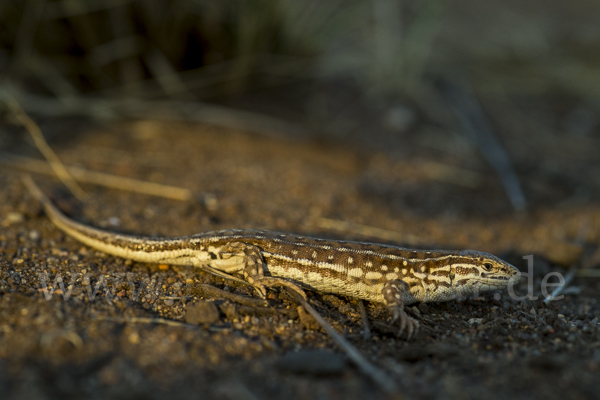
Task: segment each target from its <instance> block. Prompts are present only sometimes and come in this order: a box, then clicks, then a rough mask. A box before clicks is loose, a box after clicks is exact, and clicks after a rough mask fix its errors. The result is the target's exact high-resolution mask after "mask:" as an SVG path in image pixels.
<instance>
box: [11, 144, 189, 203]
mask: <svg viewBox="0 0 600 400" xmlns="http://www.w3.org/2000/svg"><path fill="white" fill-rule="evenodd" d="M0 164H2V165H6V166H9V167H12V168H17V169H20V170H23V171H27V172H34V173H39V174H47V175H54V172H53V171H52V170H51V169H50V168H49V165H48V163H47V162H45V161H42V160H37V159H35V158H29V157H23V156H15V155H12V154H6V153H0ZM65 168H66V170H67V171H68V172H69V174H70V176H72V177H73V179H75V180H77V181H79V182H86V183H92V184H95V185H99V186H104V187H110V188H113V189H120V190H125V191H128V192H136V193H143V194H147V195H150V196H159V197H165V198H167V199H174V200H181V201H189V200H191V199H193V198H194V195H193V193H192V192H191V191H190V190H189V189H185V188H181V187H177V186H170V185H163V184H160V183H154V182H148V181H141V180H138V179H133V178H125V177H122V176H117V175H112V174H107V173H105V172H97V171H90V170H87V169H84V168H80V167H71V166H66V167H65Z"/></svg>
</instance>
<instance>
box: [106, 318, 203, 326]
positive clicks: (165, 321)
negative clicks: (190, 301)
mask: <svg viewBox="0 0 600 400" xmlns="http://www.w3.org/2000/svg"><path fill="white" fill-rule="evenodd" d="M96 319H97V320H100V321H114V322H120V323H139V324H162V325H169V326H194V325H191V324H188V323H185V322H177V321H172V320H170V319H164V318H144V317H131V318H115V317H97V318H96Z"/></svg>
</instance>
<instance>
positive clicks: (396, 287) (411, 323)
mask: <svg viewBox="0 0 600 400" xmlns="http://www.w3.org/2000/svg"><path fill="white" fill-rule="evenodd" d="M406 291H408V285H407V284H406V282H404V281H401V280H393V281H388V282H387V283H386V284H385V285H384V286H383V288H382V294H383V301H384V304H385V305H386V306H387V308H388V310H389V311H390V314H391V315H392V322H395V321H398V322H399V323H400V331H399V332H398V336H400V335H401V334H402V332H404V330H405V329H406V331H407V340H410V338H411V337H412V336H413V334H416V333H417V331H418V330H419V321H417V320H416V319H414V318H412V317H409V316H408V314H407V313H406V311H404V301H403V300H402V293H403V292H406Z"/></svg>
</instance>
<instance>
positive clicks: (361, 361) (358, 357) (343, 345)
mask: <svg viewBox="0 0 600 400" xmlns="http://www.w3.org/2000/svg"><path fill="white" fill-rule="evenodd" d="M299 301H300V303H301V304H302V306H303V307H304V309H305V310H306V311H307V312H308V313H309V314H310V315H311V316H312V317H313V318H314V319H315V321H317V323H318V324H319V325H321V327H322V328H323V329H324V330H325V331H326V332H327V333H328V334H329V336H331V339H332V340H333V342H334V343H335V344H336V345H337V346H338V347H339V348H340V349H341V350H342V351H344V353H346V355H347V356H348V358H350V360H351V361H352V362H353V363H354V364H355V365H356V366H357V367H358V369H360V371H361V372H362V373H363V374H365V375H366V376H367V377H369V378H370V379H371V380H373V382H375V383H376V384H377V385H378V386H379V387H381V388H382V389H383V390H384V391H386V392H387V393H394V392H396V390H397V388H396V384H395V383H394V381H393V380H392V379H391V378H390V377H389V376H387V375H386V374H385V373H384V372H383V371H381V370H380V369H378V368H377V367H375V366H374V365H373V364H371V363H370V362H369V361H368V360H367V359H366V358H365V357H364V356H363V355H362V354H361V353H360V352H359V351H358V350H357V349H356V347H354V346H352V345H351V344H350V342H348V341H347V340H346V339H344V337H343V336H342V335H340V334H339V333H337V332H336V331H335V329H333V328H332V327H331V325H329V324H328V323H327V321H325V319H323V317H321V315H320V314H319V313H318V312H317V311H316V310H315V309H314V308H313V307H312V306H311V305H310V304H308V302H307V301H306V300H304V299H299Z"/></svg>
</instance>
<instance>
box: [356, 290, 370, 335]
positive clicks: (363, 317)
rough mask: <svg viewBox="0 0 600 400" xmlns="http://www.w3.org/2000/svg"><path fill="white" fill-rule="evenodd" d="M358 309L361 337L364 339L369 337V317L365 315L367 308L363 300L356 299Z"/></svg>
mask: <svg viewBox="0 0 600 400" xmlns="http://www.w3.org/2000/svg"><path fill="white" fill-rule="evenodd" d="M358 309H359V310H360V318H361V320H362V323H363V338H364V339H365V341H366V340H369V339H371V328H370V327H369V318H368V316H367V309H366V307H365V302H364V301H362V300H359V301H358Z"/></svg>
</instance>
